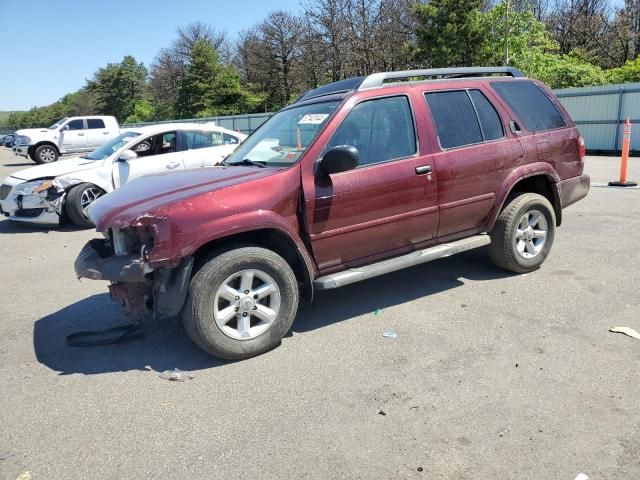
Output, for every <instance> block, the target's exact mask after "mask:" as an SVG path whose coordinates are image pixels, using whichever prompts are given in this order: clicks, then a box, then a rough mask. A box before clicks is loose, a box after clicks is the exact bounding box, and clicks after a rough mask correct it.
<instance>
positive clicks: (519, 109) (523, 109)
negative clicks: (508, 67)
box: [491, 80, 567, 132]
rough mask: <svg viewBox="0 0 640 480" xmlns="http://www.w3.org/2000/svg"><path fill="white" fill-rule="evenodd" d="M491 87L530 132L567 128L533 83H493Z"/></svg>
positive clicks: (560, 116)
mask: <svg viewBox="0 0 640 480" xmlns="http://www.w3.org/2000/svg"><path fill="white" fill-rule="evenodd" d="M491 86H492V87H493V89H494V90H495V91H496V92H497V93H498V95H500V97H502V99H503V100H504V101H505V102H507V104H508V105H509V107H510V108H511V110H513V112H514V113H515V114H516V115H517V116H518V118H519V119H520V121H521V122H522V124H523V125H524V127H525V128H526V129H527V130H529V131H530V132H540V131H543V130H553V129H555V128H562V127H566V126H567V124H566V122H565V121H564V118H563V117H562V114H561V113H560V111H559V110H558V109H557V108H556V106H555V105H554V104H553V102H552V101H551V100H550V99H549V97H547V95H546V94H545V93H544V92H543V91H542V90H541V89H540V88H539V87H538V86H537V85H536V84H534V83H533V82H528V81H523V80H518V81H515V82H493V83H491Z"/></svg>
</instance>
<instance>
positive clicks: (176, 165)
mask: <svg viewBox="0 0 640 480" xmlns="http://www.w3.org/2000/svg"><path fill="white" fill-rule="evenodd" d="M179 166H180V164H179V163H178V162H169V163H167V168H168V169H170V170H173V169H174V168H177V167H179Z"/></svg>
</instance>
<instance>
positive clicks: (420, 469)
mask: <svg viewBox="0 0 640 480" xmlns="http://www.w3.org/2000/svg"><path fill="white" fill-rule="evenodd" d="M416 470H418V471H419V472H422V471H423V470H424V468H422V467H418V468H416Z"/></svg>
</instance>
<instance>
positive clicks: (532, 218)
mask: <svg viewBox="0 0 640 480" xmlns="http://www.w3.org/2000/svg"><path fill="white" fill-rule="evenodd" d="M548 233H549V225H548V224H547V218H546V217H545V216H544V214H543V213H542V212H540V211H539V210H531V211H529V212H526V213H525V214H524V215H523V216H522V217H521V218H520V221H519V222H518V225H517V226H516V235H515V247H516V250H517V252H518V254H519V255H520V256H521V257H522V258H525V259H527V260H529V259H532V258H534V257H537V256H538V255H539V254H540V252H542V250H543V248H544V246H545V244H546V243H547V235H548Z"/></svg>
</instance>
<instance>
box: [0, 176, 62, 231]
mask: <svg viewBox="0 0 640 480" xmlns="http://www.w3.org/2000/svg"><path fill="white" fill-rule="evenodd" d="M65 196H66V191H65V190H61V189H58V188H57V187H56V186H54V181H52V180H36V181H30V182H24V183H21V184H19V185H16V186H14V187H13V188H12V189H11V192H10V193H9V195H7V197H6V198H3V199H2V201H1V202H0V207H1V209H2V213H3V214H4V215H5V216H7V217H9V219H11V220H15V221H20V222H28V223H35V224H42V225H58V224H59V223H60V217H61V216H62V212H63V208H64V200H65Z"/></svg>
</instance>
